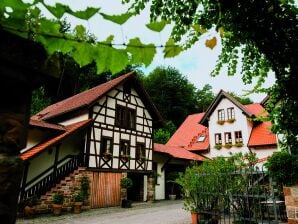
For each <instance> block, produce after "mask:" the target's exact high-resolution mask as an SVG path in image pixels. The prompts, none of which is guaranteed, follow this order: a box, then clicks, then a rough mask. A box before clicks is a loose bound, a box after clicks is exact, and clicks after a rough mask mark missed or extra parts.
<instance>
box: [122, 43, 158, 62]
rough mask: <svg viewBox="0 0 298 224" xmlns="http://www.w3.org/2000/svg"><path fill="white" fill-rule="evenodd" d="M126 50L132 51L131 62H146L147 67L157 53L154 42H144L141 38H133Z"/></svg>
mask: <svg viewBox="0 0 298 224" xmlns="http://www.w3.org/2000/svg"><path fill="white" fill-rule="evenodd" d="M126 50H127V51H128V52H130V53H131V60H130V63H131V64H139V63H144V65H145V66H146V67H147V66H148V65H150V64H151V62H152V60H153V58H154V55H155V53H156V49H155V46H154V44H143V43H142V42H141V41H140V39H139V38H134V39H131V40H130V41H129V43H128V46H127V48H126Z"/></svg>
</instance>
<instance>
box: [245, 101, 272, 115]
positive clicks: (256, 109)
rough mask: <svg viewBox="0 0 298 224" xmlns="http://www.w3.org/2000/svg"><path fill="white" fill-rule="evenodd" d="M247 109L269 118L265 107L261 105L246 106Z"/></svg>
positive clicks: (254, 113)
mask: <svg viewBox="0 0 298 224" xmlns="http://www.w3.org/2000/svg"><path fill="white" fill-rule="evenodd" d="M244 107H245V109H246V110H247V111H248V112H249V113H251V114H253V115H255V116H257V115H259V116H260V115H262V116H267V115H268V112H267V111H265V109H264V107H263V106H262V105H261V104H260V103H253V104H247V105H244Z"/></svg>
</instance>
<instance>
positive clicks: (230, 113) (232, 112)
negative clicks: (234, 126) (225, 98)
mask: <svg viewBox="0 0 298 224" xmlns="http://www.w3.org/2000/svg"><path fill="white" fill-rule="evenodd" d="M227 114H228V120H233V119H235V110H234V107H229V108H228V109H227Z"/></svg>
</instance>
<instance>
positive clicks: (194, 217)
mask: <svg viewBox="0 0 298 224" xmlns="http://www.w3.org/2000/svg"><path fill="white" fill-rule="evenodd" d="M191 223H192V224H197V223H198V213H197V212H191Z"/></svg>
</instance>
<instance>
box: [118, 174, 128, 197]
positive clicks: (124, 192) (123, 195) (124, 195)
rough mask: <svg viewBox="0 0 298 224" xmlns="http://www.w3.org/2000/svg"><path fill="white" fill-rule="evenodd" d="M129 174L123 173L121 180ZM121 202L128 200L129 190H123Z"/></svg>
mask: <svg viewBox="0 0 298 224" xmlns="http://www.w3.org/2000/svg"><path fill="white" fill-rule="evenodd" d="M126 177H127V173H122V176H121V178H126ZM119 184H120V183H119ZM120 196H121V201H122V200H127V189H126V188H121V195H120Z"/></svg>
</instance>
